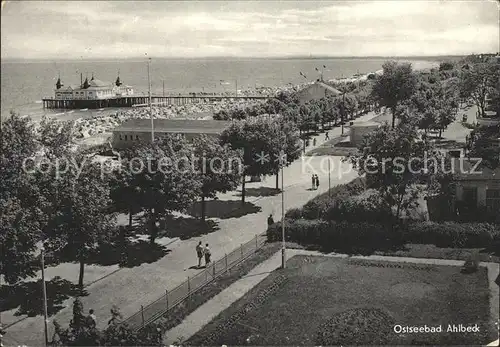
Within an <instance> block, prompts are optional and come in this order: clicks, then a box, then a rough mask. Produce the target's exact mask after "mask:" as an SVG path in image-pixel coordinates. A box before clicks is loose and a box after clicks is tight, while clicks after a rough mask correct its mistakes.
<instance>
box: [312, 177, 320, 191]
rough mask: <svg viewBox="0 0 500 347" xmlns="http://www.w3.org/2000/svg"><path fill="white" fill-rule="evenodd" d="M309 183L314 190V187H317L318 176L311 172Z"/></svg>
mask: <svg viewBox="0 0 500 347" xmlns="http://www.w3.org/2000/svg"><path fill="white" fill-rule="evenodd" d="M311 185H312V189H313V190H316V189H318V188H319V178H318V175H316V174H313V175H312V176H311Z"/></svg>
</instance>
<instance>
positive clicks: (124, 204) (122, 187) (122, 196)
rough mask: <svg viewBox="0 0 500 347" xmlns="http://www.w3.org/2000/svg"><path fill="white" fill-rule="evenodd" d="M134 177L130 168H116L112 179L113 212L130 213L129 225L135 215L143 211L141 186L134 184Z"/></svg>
mask: <svg viewBox="0 0 500 347" xmlns="http://www.w3.org/2000/svg"><path fill="white" fill-rule="evenodd" d="M133 179H134V176H133V175H132V173H131V172H130V170H114V171H113V174H112V176H111V181H110V186H111V191H110V194H111V195H110V197H111V199H112V201H113V202H112V204H113V212H121V213H128V215H129V227H131V226H132V217H133V215H134V214H136V213H138V212H140V211H141V206H140V204H139V200H138V199H139V188H138V187H136V186H134V184H133Z"/></svg>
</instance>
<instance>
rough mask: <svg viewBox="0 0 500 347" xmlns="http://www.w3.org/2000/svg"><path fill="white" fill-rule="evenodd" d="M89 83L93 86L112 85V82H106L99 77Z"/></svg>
mask: <svg viewBox="0 0 500 347" xmlns="http://www.w3.org/2000/svg"><path fill="white" fill-rule="evenodd" d="M89 85H90V86H91V87H111V86H112V84H111V83H109V82H104V81H101V80H98V79H93V80H91V81H90V82H89Z"/></svg>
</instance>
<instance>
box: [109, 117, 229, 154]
mask: <svg viewBox="0 0 500 347" xmlns="http://www.w3.org/2000/svg"><path fill="white" fill-rule="evenodd" d="M230 124H231V122H230V121H220V120H212V119H211V120H204V119H154V120H153V127H154V136H155V138H158V137H161V136H163V135H166V134H179V135H183V136H184V137H185V138H186V139H187V140H192V139H193V138H194V137H196V136H199V135H207V136H219V135H220V134H221V133H222V131H223V130H224V129H226V128H227V127H228V126H229V125H230ZM141 142H151V119H147V118H146V119H136V118H134V119H129V120H127V121H126V122H124V123H123V124H121V125H120V126H118V127H116V128H115V129H113V147H116V148H124V147H132V146H134V145H135V144H138V143H141Z"/></svg>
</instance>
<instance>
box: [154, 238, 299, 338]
mask: <svg viewBox="0 0 500 347" xmlns="http://www.w3.org/2000/svg"><path fill="white" fill-rule="evenodd" d="M287 247H297V248H302V247H300V246H298V245H294V244H287ZM280 248H281V243H279V242H274V243H266V244H265V245H264V246H263V247H262V248H260V249H259V250H258V251H257V252H256V253H255V254H254V255H251V256H250V257H248V258H247V259H246V260H245V261H243V262H241V263H240V264H239V265H237V266H235V267H234V268H232V269H231V270H230V271H229V272H228V273H227V274H223V275H221V276H220V277H218V278H217V279H216V280H215V281H213V282H211V283H210V284H208V285H206V286H204V287H203V288H201V289H200V290H198V291H197V292H195V293H194V294H193V295H191V299H189V300H185V301H183V302H182V303H180V304H179V305H177V306H176V307H174V308H173V309H171V310H170V311H169V312H168V313H166V314H165V315H163V317H161V318H160V319H158V320H157V321H155V323H158V324H159V325H160V326H161V329H162V330H163V331H168V330H170V329H172V328H173V327H175V326H176V325H178V324H180V323H181V322H182V321H183V320H184V318H186V317H187V316H188V315H189V314H191V313H192V312H193V311H194V310H196V309H197V308H198V307H200V306H201V305H203V304H204V303H206V302H207V301H208V300H210V299H211V298H213V297H214V296H216V295H217V294H219V293H220V292H222V291H223V290H224V289H226V288H227V287H229V286H230V285H231V284H233V283H234V282H236V281H237V280H239V279H240V278H242V277H243V276H245V275H246V274H248V273H249V272H250V271H251V270H252V269H253V268H254V267H256V266H257V265H259V264H260V263H262V262H264V261H266V260H267V259H269V258H271V257H272V256H273V255H274V254H275V253H276V252H278V251H279V249H280Z"/></svg>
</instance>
